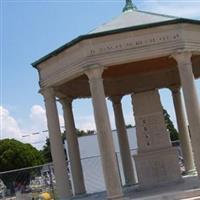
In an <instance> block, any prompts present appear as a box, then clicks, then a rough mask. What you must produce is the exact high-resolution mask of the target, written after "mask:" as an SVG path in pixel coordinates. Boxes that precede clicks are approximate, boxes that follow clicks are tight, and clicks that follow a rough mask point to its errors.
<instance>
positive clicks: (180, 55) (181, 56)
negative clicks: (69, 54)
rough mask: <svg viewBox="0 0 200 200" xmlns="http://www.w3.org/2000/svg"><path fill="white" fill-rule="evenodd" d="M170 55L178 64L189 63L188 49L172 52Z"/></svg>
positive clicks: (190, 53)
mask: <svg viewBox="0 0 200 200" xmlns="http://www.w3.org/2000/svg"><path fill="white" fill-rule="evenodd" d="M171 57H172V58H174V59H175V60H176V62H177V63H178V65H179V64H191V57H192V52H190V51H183V52H177V53H174V54H172V56H171ZM179 66H180V65H179Z"/></svg>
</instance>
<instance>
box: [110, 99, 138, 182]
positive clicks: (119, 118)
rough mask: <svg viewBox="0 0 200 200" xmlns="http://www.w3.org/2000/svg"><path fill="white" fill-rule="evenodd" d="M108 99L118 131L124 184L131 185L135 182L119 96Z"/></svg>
mask: <svg viewBox="0 0 200 200" xmlns="http://www.w3.org/2000/svg"><path fill="white" fill-rule="evenodd" d="M110 99H111V101H112V104H113V110H114V114H115V124H116V128H117V133H118V134H117V135H118V141H119V148H120V155H121V159H122V166H123V173H124V177H125V184H126V185H133V184H135V183H136V181H135V177H134V171H133V163H132V158H131V152H130V147H129V142H128V136H127V131H126V125H125V122H124V116H123V111H122V105H121V97H111V98H110Z"/></svg>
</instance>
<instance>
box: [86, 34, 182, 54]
mask: <svg viewBox="0 0 200 200" xmlns="http://www.w3.org/2000/svg"><path fill="white" fill-rule="evenodd" d="M179 39H180V34H179V33H178V32H173V33H168V34H153V36H152V35H151V36H148V37H147V36H145V37H135V38H129V39H121V40H118V41H115V42H106V43H102V44H98V45H94V46H93V47H92V48H91V50H90V56H93V55H97V54H102V53H108V52H113V51H119V50H128V49H132V48H140V47H145V46H149V45H156V44H160V43H166V42H171V41H176V40H179Z"/></svg>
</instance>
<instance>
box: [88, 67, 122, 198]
mask: <svg viewBox="0 0 200 200" xmlns="http://www.w3.org/2000/svg"><path fill="white" fill-rule="evenodd" d="M102 73H103V69H102V68H93V69H89V70H87V72H86V75H87V76H88V78H89V84H90V91H91V96H92V103H93V108H94V116H95V122H96V128H97V138H98V143H99V149H100V152H101V160H102V166H103V173H104V179H105V183H106V189H107V196H108V199H121V198H122V188H121V183H120V178H119V171H118V167H117V160H116V156H115V149H114V143H113V138H112V131H111V127H110V121H109V116H108V110H107V105H106V100H105V92H104V86H103V80H102Z"/></svg>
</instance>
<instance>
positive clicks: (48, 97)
mask: <svg viewBox="0 0 200 200" xmlns="http://www.w3.org/2000/svg"><path fill="white" fill-rule="evenodd" d="M43 95H44V99H45V107H46V115H47V125H48V130H49V139H50V144H51V155H52V159H53V164H54V173H55V178H56V191H57V193H58V195H59V199H61V200H66V199H68V198H69V197H71V196H72V193H71V189H70V183H69V177H68V173H67V164H66V160H65V154H64V146H63V143H62V139H61V132H60V125H59V119H58V111H57V107H56V101H55V96H54V93H53V89H47V90H45V91H43Z"/></svg>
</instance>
